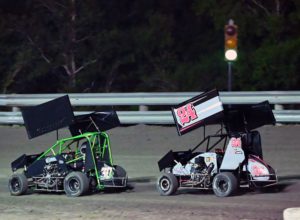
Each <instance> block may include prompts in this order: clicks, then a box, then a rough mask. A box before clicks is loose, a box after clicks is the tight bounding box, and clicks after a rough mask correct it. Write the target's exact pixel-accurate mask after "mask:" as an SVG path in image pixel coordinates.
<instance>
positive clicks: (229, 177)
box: [213, 172, 238, 197]
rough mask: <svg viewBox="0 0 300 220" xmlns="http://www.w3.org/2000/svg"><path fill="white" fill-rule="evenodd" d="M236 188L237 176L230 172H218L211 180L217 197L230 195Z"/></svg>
mask: <svg viewBox="0 0 300 220" xmlns="http://www.w3.org/2000/svg"><path fill="white" fill-rule="evenodd" d="M237 188H238V182H237V178H236V177H235V176H234V175H233V174H232V173H230V172H224V173H219V174H217V175H216V176H215V178H214V180H213V191H214V193H215V195H216V196H218V197H227V196H231V195H233V194H234V193H235V192H236V190H237Z"/></svg>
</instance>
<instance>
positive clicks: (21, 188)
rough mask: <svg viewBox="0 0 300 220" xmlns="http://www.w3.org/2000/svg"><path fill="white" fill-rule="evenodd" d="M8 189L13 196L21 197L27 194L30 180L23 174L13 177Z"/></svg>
mask: <svg viewBox="0 0 300 220" xmlns="http://www.w3.org/2000/svg"><path fill="white" fill-rule="evenodd" d="M8 188H9V191H10V194H11V195H12V196H20V195H23V194H25V193H26V192H27V189H28V180H27V177H26V176H25V175H24V174H23V173H16V174H13V175H11V177H10V178H9V182H8Z"/></svg>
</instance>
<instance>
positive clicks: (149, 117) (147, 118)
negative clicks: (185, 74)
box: [0, 110, 300, 125]
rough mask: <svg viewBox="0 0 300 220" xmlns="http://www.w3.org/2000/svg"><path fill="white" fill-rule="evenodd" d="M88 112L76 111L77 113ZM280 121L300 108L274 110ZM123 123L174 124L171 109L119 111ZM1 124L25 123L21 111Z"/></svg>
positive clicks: (295, 117) (4, 116)
mask: <svg viewBox="0 0 300 220" xmlns="http://www.w3.org/2000/svg"><path fill="white" fill-rule="evenodd" d="M85 113H88V112H75V115H80V114H85ZM273 113H274V116H275V118H276V121H277V122H278V123H299V122H300V110H273ZM117 114H118V116H119V119H120V122H121V123H122V124H165V125H166V124H174V120H173V116H172V113H171V111H117ZM0 124H20V125H21V124H24V122H23V118H22V115H21V113H20V112H0Z"/></svg>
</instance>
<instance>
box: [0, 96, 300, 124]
mask: <svg viewBox="0 0 300 220" xmlns="http://www.w3.org/2000/svg"><path fill="white" fill-rule="evenodd" d="M200 93H201V92H180V93H179V92H175V93H84V94H74V93H73V94H68V95H69V97H70V100H71V104H72V105H73V106H108V105H109V106H112V105H113V106H125V105H126V106H132V105H136V106H140V105H144V106H154V105H156V106H159V105H176V104H178V103H180V102H182V101H185V100H187V99H189V98H191V97H193V96H195V95H198V94H200ZM63 95H66V94H32V95H31V94H11V95H0V106H6V107H24V106H33V105H37V104H41V103H43V102H46V101H49V100H51V99H54V98H57V97H60V96H63ZM220 98H221V100H222V102H223V103H224V104H252V103H258V102H261V101H265V100H269V102H270V103H271V104H274V105H282V104H300V91H289V92H284V91H272V92H220ZM84 113H87V112H75V114H76V115H78V114H84ZM117 113H118V115H119V118H120V121H121V123H122V124H174V120H173V117H172V114H171V111H118V112H117ZM273 113H274V115H275V118H276V121H277V122H278V123H299V122H300V111H299V110H273ZM0 124H23V119H22V116H21V113H20V112H0Z"/></svg>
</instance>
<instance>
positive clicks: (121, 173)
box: [114, 165, 128, 187]
mask: <svg viewBox="0 0 300 220" xmlns="http://www.w3.org/2000/svg"><path fill="white" fill-rule="evenodd" d="M114 168H115V173H114V177H119V178H125V179H117V180H114V182H115V184H116V185H119V186H124V187H126V186H127V180H128V178H127V173H126V171H125V169H124V168H123V167H121V166H119V165H115V166H114Z"/></svg>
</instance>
